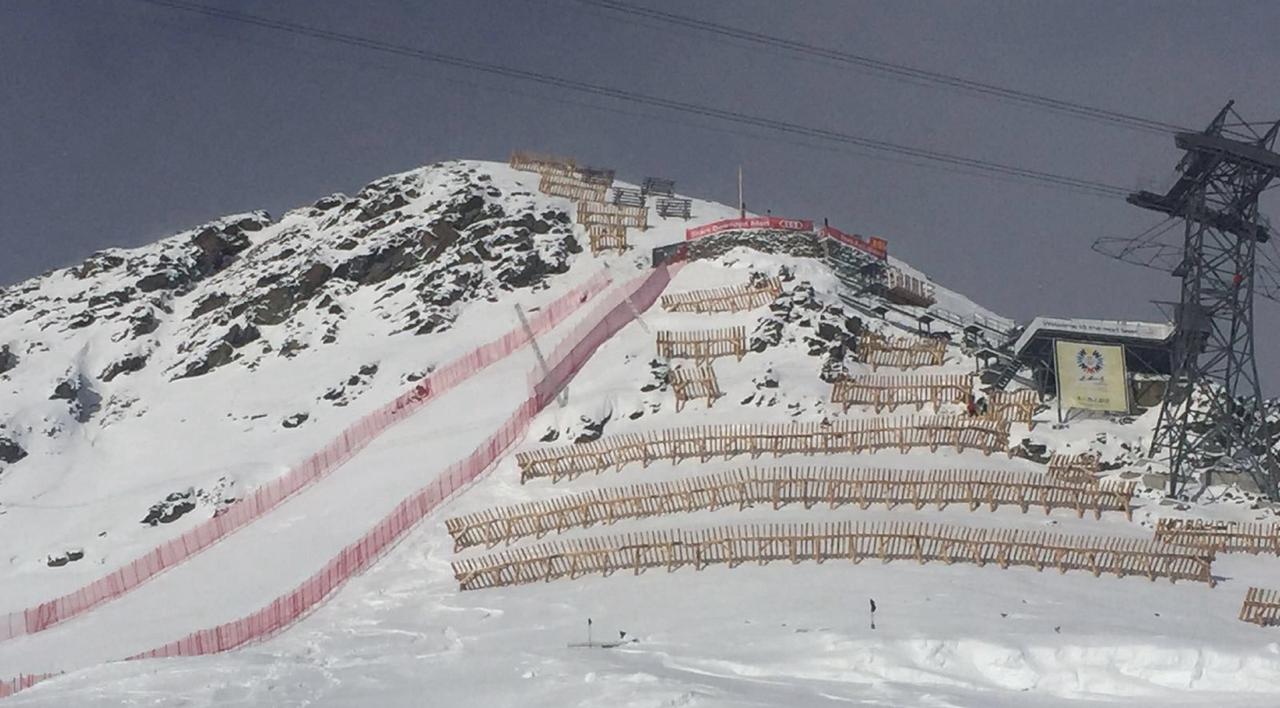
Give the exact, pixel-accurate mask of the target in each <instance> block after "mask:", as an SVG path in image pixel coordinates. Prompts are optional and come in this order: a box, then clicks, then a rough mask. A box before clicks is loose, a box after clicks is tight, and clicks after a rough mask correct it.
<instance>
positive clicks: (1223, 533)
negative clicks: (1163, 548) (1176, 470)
mask: <svg viewBox="0 0 1280 708" xmlns="http://www.w3.org/2000/svg"><path fill="white" fill-rule="evenodd" d="M1156 540H1157V541H1160V542H1162V543H1168V544H1172V545H1175V546H1190V547H1194V548H1208V549H1211V550H1215V551H1218V552H1220V553H1251V554H1254V555H1257V554H1259V553H1271V554H1275V555H1278V556H1280V524H1262V523H1247V522H1239V521H1207V520H1204V519H1160V520H1159V521H1157V522H1156Z"/></svg>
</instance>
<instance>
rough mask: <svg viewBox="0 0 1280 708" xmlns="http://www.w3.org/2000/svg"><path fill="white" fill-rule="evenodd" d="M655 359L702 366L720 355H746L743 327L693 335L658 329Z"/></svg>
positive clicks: (691, 333)
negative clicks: (684, 360)
mask: <svg viewBox="0 0 1280 708" xmlns="http://www.w3.org/2000/svg"><path fill="white" fill-rule="evenodd" d="M657 343H658V356H660V357H663V358H665V359H693V360H694V361H695V362H697V363H699V364H705V363H706V362H709V361H711V360H712V359H716V358H719V357H722V356H732V357H737V359H738V360H739V361H741V360H742V357H744V356H746V355H747V328H746V327H726V328H724V329H709V330H701V331H697V332H670V331H666V330H659V332H658V337H657Z"/></svg>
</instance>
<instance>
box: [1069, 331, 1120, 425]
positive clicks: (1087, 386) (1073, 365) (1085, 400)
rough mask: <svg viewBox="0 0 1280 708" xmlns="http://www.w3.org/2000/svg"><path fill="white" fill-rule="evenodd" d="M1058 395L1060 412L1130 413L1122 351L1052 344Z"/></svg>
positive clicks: (1112, 347) (1102, 346) (1099, 346)
mask: <svg viewBox="0 0 1280 708" xmlns="http://www.w3.org/2000/svg"><path fill="white" fill-rule="evenodd" d="M1053 347H1054V364H1055V367H1056V368H1057V371H1058V395H1059V396H1060V397H1061V401H1062V407H1063V408H1083V409H1086V410H1091V411H1112V412H1116V413H1127V412H1128V411H1129V386H1128V378H1129V377H1128V376H1127V375H1126V372H1125V367H1124V347H1123V346H1121V345H1118V344H1090V343H1088V342H1067V341H1063V340H1060V339H1059V340H1054V343H1053Z"/></svg>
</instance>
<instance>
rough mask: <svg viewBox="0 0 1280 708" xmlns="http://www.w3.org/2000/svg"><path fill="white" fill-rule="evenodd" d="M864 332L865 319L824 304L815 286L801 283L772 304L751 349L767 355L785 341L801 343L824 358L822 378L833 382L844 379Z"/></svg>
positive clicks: (752, 337)
mask: <svg viewBox="0 0 1280 708" xmlns="http://www.w3.org/2000/svg"><path fill="white" fill-rule="evenodd" d="M787 275H789V274H784V276H787ZM861 331H862V320H861V319H859V318H858V317H854V316H851V315H849V314H848V312H846V311H845V309H844V308H843V307H842V306H840V305H831V304H824V303H823V302H821V301H820V300H819V299H818V297H817V295H816V293H815V292H814V289H813V286H812V285H810V284H809V283H807V282H801V283H799V284H797V285H796V286H795V287H793V288H791V289H790V290H784V291H783V292H782V293H780V294H779V295H778V297H777V298H776V299H775V300H774V301H773V303H771V304H770V305H769V314H768V315H766V316H764V317H762V318H760V320H759V321H758V322H757V324H756V328H755V330H754V331H753V332H752V333H751V336H750V338H749V340H748V343H747V346H748V348H749V349H751V350H752V351H755V352H763V351H765V350H767V349H769V348H770V347H776V346H778V345H780V344H782V343H783V342H784V341H796V340H799V341H801V342H803V343H804V345H805V346H806V347H807V348H808V353H809V355H810V356H818V357H823V365H822V373H821V377H822V380H823V381H826V382H827V383H831V382H833V381H835V380H837V379H839V378H840V377H842V376H844V374H845V364H844V362H845V359H846V357H847V356H849V355H851V354H852V353H853V352H854V351H855V349H856V347H857V343H858V334H859V333H860V332H861Z"/></svg>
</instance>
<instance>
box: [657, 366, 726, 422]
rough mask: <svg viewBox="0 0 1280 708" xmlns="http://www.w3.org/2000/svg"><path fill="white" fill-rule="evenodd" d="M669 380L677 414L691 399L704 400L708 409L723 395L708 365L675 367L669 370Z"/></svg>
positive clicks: (714, 373) (713, 371)
mask: <svg viewBox="0 0 1280 708" xmlns="http://www.w3.org/2000/svg"><path fill="white" fill-rule="evenodd" d="M670 379H671V390H672V391H673V392H674V393H675V396H676V412H677V413H678V412H680V410H681V409H683V408H684V404H685V403H688V402H689V401H690V400H691V399H694V398H705V399H707V407H708V408H709V407H711V405H712V404H714V403H715V402H716V399H717V398H719V397H720V396H722V395H724V393H723V392H722V391H721V390H720V384H719V382H717V381H716V371H715V369H713V368H711V367H710V366H709V365H708V366H681V367H677V368H675V369H672V370H671V374H670Z"/></svg>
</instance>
